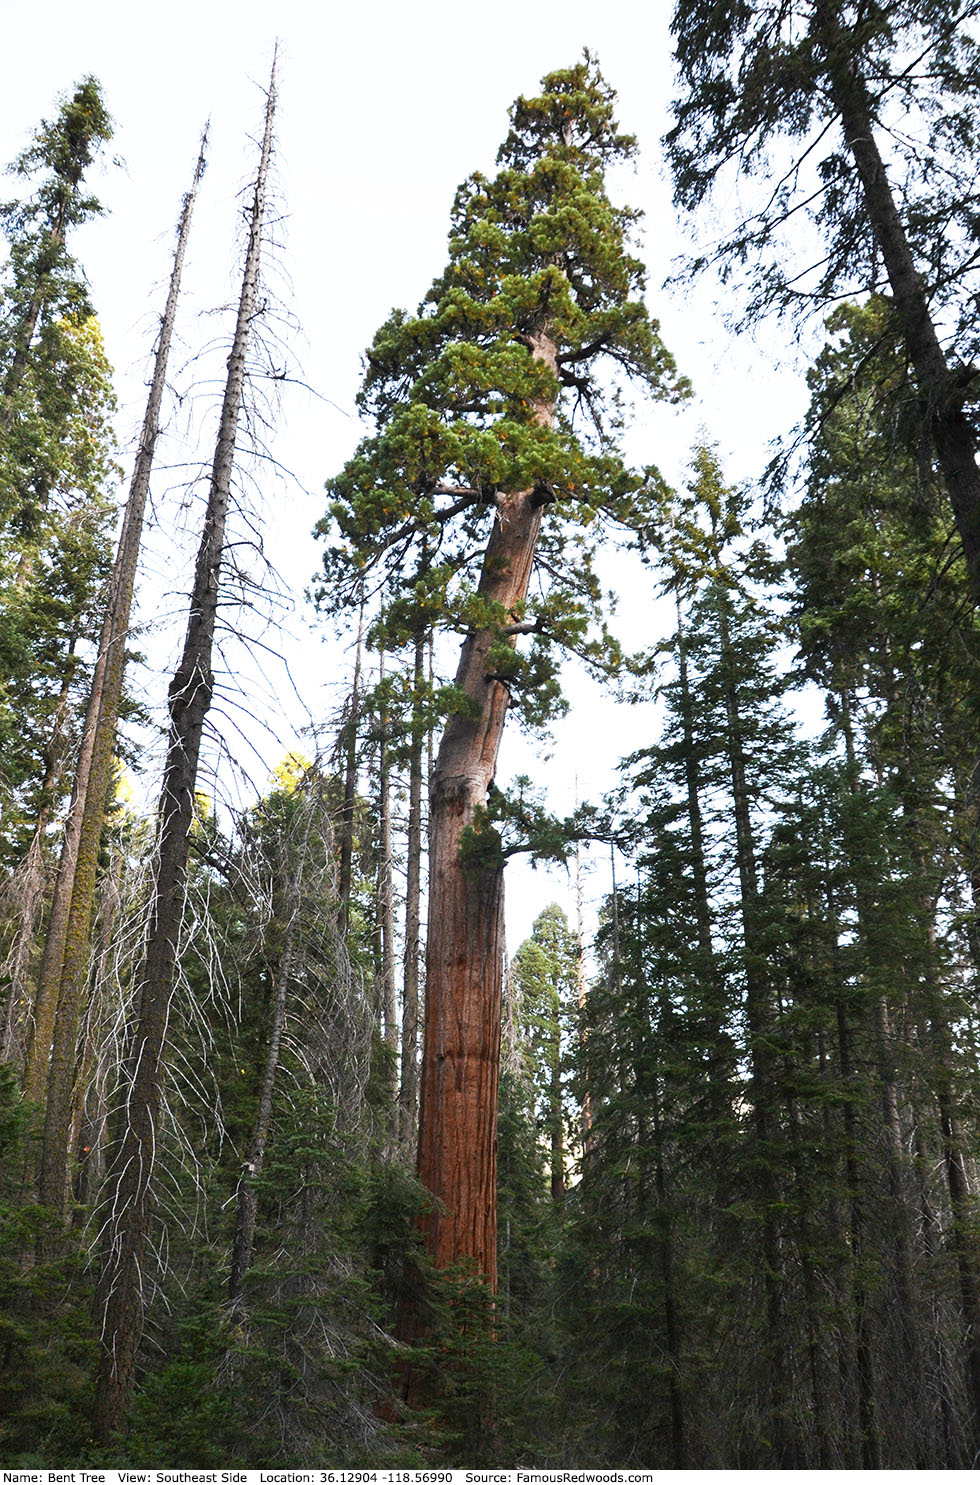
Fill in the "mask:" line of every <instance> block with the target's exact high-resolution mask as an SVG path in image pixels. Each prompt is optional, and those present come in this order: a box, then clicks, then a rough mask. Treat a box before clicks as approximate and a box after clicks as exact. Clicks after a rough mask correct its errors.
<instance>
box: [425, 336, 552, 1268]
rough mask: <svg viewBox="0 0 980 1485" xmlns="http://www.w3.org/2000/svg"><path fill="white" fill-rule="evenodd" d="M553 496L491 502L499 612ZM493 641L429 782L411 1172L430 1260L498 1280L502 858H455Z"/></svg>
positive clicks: (486, 704) (486, 575) (460, 679)
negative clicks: (422, 1012)
mask: <svg viewBox="0 0 980 1485" xmlns="http://www.w3.org/2000/svg"><path fill="white" fill-rule="evenodd" d="M532 354H533V355H534V357H535V359H536V360H538V361H541V362H543V363H544V364H545V365H546V366H547V367H548V368H549V369H550V370H551V371H552V372H554V370H555V366H556V360H555V358H556V348H555V345H554V342H553V341H552V340H551V339H550V338H549V337H548V336H547V335H545V334H544V333H540V334H539V335H538V336H536V337H535V338H534V342H533V347H532ZM554 413H555V404H554V402H553V401H547V402H544V401H542V402H540V403H539V404H538V406H537V407H536V408H535V416H536V419H537V421H538V423H539V424H541V425H542V426H545V427H548V426H550V425H551V423H552V422H553V420H554ZM549 498H550V496H549V495H547V494H546V493H545V492H543V491H538V490H524V491H521V492H519V493H516V494H512V495H501V496H499V497H498V503H497V516H496V520H495V522H494V526H493V530H492V532H491V536H490V541H489V543H488V546H487V551H486V556H485V558H484V563H483V572H482V574H481V577H480V584H479V593H480V596H481V597H482V598H484V599H486V600H488V601H489V602H492V603H496V604H499V605H500V606H501V609H502V611H503V612H504V613H505V614H514V613H515V612H516V610H517V609H518V607H519V605H520V604H522V603H523V601H524V599H525V597H526V594H527V590H528V584H529V581H530V577H531V569H532V565H533V562H534V553H535V548H536V545H537V539H538V532H539V529H540V525H541V514H542V509H543V507H544V505H545V504H546V503H547V502H548V500H549ZM497 637H498V636H497V634H495V633H494V632H493V631H491V630H477V631H474V632H471V633H470V634H469V635H468V636H467V638H466V640H465V642H464V644H463V649H462V654H461V656H460V661H459V668H458V670H457V673H456V685H457V687H458V688H459V690H460V691H461V692H462V693H463V694H464V695H465V696H466V697H467V698H468V700H469V702H470V705H471V710H469V711H467V712H463V711H459V712H457V713H456V715H455V716H454V717H453V718H452V720H451V721H450V722H449V724H448V726H447V728H446V730H445V733H444V734H443V738H442V742H441V744H440V747H439V755H438V758H437V760H436V765H435V770H434V774H433V779H432V790H431V804H430V845H429V862H430V866H429V924H428V935H427V942H426V1017H425V1044H424V1051H423V1060H422V1088H421V1108H420V1117H419V1159H418V1171H419V1177H420V1179H421V1181H422V1183H423V1185H424V1186H426V1187H427V1189H428V1190H429V1191H430V1192H431V1193H432V1194H433V1196H434V1197H435V1198H436V1202H435V1203H434V1204H433V1207H432V1209H431V1210H430V1211H429V1212H428V1213H427V1214H426V1215H425V1216H424V1217H423V1219H422V1224H421V1225H422V1230H423V1234H424V1237H425V1242H426V1245H427V1247H428V1249H429V1251H430V1253H431V1254H432V1256H433V1258H434V1259H435V1262H436V1264H437V1265H438V1266H439V1267H446V1266H447V1265H450V1264H453V1263H456V1262H459V1261H461V1260H469V1261H471V1262H472V1263H473V1264H474V1265H475V1268H476V1271H477V1272H478V1273H479V1274H482V1275H483V1276H484V1277H485V1278H486V1280H487V1281H488V1282H489V1283H490V1284H491V1286H493V1285H495V1284H496V1276H497V1252H496V1248H497V1231H496V1228H497V1191H496V1173H497V1135H496V1130H497V1077H498V1070H499V1061H500V1006H501V980H502V973H503V953H504V942H503V866H502V863H501V862H500V861H499V860H498V859H497V857H496V853H495V850H494V842H493V841H491V840H489V839H488V840H487V857H486V859H480V856H479V850H478V849H477V850H474V851H473V852H471V853H470V855H469V859H467V860H463V859H461V855H460V848H461V845H462V841H463V832H464V831H465V830H466V829H467V827H470V826H472V825H473V823H474V817H475V811H476V810H477V809H478V808H480V807H481V806H483V805H485V803H486V800H487V795H488V791H489V787H490V784H491V781H492V780H493V777H494V774H495V772H496V767H497V754H498V751H499V748H500V740H501V736H502V733H503V726H504V718H505V716H506V713H507V704H508V699H509V696H508V690H507V686H506V684H505V683H504V682H503V681H501V680H500V679H498V678H496V677H495V676H493V675H492V674H489V673H488V663H487V657H488V653H489V651H490V648H491V645H492V644H493V643H494V642H495V640H496V639H497ZM514 640H515V636H513V635H511V636H509V642H510V643H512V644H513V643H514ZM488 834H489V833H488Z"/></svg>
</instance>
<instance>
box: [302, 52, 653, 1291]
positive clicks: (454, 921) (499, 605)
mask: <svg viewBox="0 0 980 1485" xmlns="http://www.w3.org/2000/svg"><path fill="white" fill-rule="evenodd" d="M612 107H613V94H612V92H611V91H610V89H609V88H608V87H607V86H606V84H605V83H604V82H603V80H602V78H601V77H600V75H599V72H598V69H597V67H596V65H595V62H594V61H593V59H592V58H591V57H589V56H586V58H585V59H584V60H583V61H582V62H581V63H579V64H578V65H577V66H575V67H572V68H569V69H567V70H565V71H561V72H555V73H552V74H550V75H549V76H547V77H546V78H545V79H544V81H543V84H542V92H541V94H540V95H539V96H538V97H535V98H523V97H522V98H519V99H518V100H517V102H516V103H515V104H514V106H513V109H512V110H511V130H510V133H509V134H508V136H507V138H506V140H505V141H504V144H503V145H502V147H501V150H500V153H499V155H498V164H499V166H500V169H499V171H498V173H497V174H496V175H495V176H494V177H493V178H488V177H486V176H484V175H481V174H475V175H473V176H471V177H470V178H469V180H467V181H466V182H465V183H464V184H463V185H462V186H461V188H460V190H459V192H458V194H457V196H456V201H455V205H454V207H453V213H452V220H451V225H450V235H449V265H448V267H447V268H446V270H445V271H444V273H443V274H442V276H441V277H440V278H438V279H437V280H436V281H435V283H434V284H433V286H432V288H431V289H430V291H429V293H428V294H427V296H426V298H425V300H424V302H423V304H422V306H421V308H420V310H419V313H418V314H417V315H415V316H410V315H407V314H405V313H403V312H395V313H394V314H393V315H392V316H391V318H390V319H389V320H388V321H387V323H386V324H385V325H383V326H382V328H381V329H380V330H379V332H378V334H377V335H376V337H375V340H374V344H373V345H372V347H371V349H370V351H369V353H368V370H367V375H366V378H365V383H364V387H363V390H362V392H361V405H362V407H363V408H364V409H365V411H367V412H369V413H371V414H373V416H374V418H375V420H376V429H377V431H376V432H375V434H374V435H373V436H372V437H370V438H368V439H366V440H365V441H364V442H363V443H362V444H361V445H360V447H359V449H358V451H357V453H356V455H355V456H354V458H353V459H352V460H351V461H350V462H349V463H348V465H347V466H346V468H345V469H344V471H343V473H342V474H341V475H340V476H339V477H338V478H337V479H336V480H335V481H333V483H332V486H331V493H332V494H333V497H334V501H333V505H332V515H333V518H334V522H335V535H334V538H333V540H332V544H331V548H330V551H329V553H328V556H327V573H328V577H332V578H335V579H336V578H340V579H341V580H344V579H346V580H347V583H348V585H349V588H350V590H351V591H352V592H353V591H355V589H356V586H357V585H358V584H359V583H361V582H363V581H364V580H365V578H366V579H367V580H368V582H370V581H371V580H372V579H375V580H376V581H377V582H378V583H379V584H380V583H381V582H382V581H386V582H387V584H388V588H387V595H386V601H387V603H388V605H389V610H390V615H391V616H392V617H390V619H389V624H388V629H387V634H388V639H389V641H390V640H391V637H392V634H393V632H394V625H395V623H396V621H397V618H398V615H399V613H401V614H403V615H404V624H405V642H406V643H407V642H408V639H409V638H410V636H411V635H412V634H413V632H414V631H415V630H417V627H418V620H419V614H420V612H422V613H424V614H425V615H426V616H427V617H429V618H431V620H432V621H433V622H436V623H439V624H441V625H442V626H443V627H445V628H448V629H452V630H455V631H456V632H457V633H458V634H460V635H461V636H462V650H461V653H460V659H459V665H458V669H457V671H456V677H455V683H454V685H453V686H452V687H451V688H448V690H447V693H446V699H447V711H448V721H447V724H446V727H445V731H444V733H443V737H442V741H441V744H440V747H439V752H438V757H437V761H436V765H435V771H434V777H433V781H432V792H431V827H430V877H429V902H430V909H429V931H428V939H427V955H426V995H427V1013H426V1028H425V1045H424V1052H423V1068H422V1090H421V1111H420V1136H419V1173H420V1175H421V1177H422V1180H423V1181H424V1183H425V1184H426V1186H427V1187H428V1188H429V1190H430V1191H431V1192H432V1193H433V1195H434V1196H435V1197H436V1198H437V1204H436V1205H434V1206H433V1209H432V1211H431V1212H430V1214H429V1215H428V1217H427V1219H426V1221H427V1231H426V1237H427V1242H428V1244H429V1247H430V1249H431V1251H432V1253H433V1255H434V1257H435V1259H436V1261H437V1263H439V1264H440V1265H448V1264H452V1263H454V1262H456V1261H459V1260H471V1261H473V1262H474V1263H475V1266H476V1268H477V1270H478V1272H481V1273H483V1274H484V1275H486V1276H487V1277H488V1278H489V1279H490V1280H491V1281H492V1280H493V1277H494V1274H495V1268H496V1257H495V1190H494V1186H495V1125H496V1101H497V1064H498V1055H499V1042H500V995H501V956H502V948H503V943H502V934H501V923H502V882H503V873H502V867H503V860H502V855H501V852H500V849H499V844H498V842H497V839H496V836H495V834H494V832H493V830H492V827H490V826H489V824H488V822H487V814H486V806H487V801H488V797H489V793H490V788H491V784H492V782H493V778H494V774H495V771H496V765H497V755H498V750H499V746H500V740H501V734H502V729H503V725H504V719H505V716H506V714H507V712H508V710H509V709H510V708H511V707H517V708H519V709H521V710H522V711H523V713H524V715H525V716H526V717H527V718H528V719H529V720H531V721H532V722H533V721H541V720H543V719H544V718H546V717H547V715H548V714H549V711H550V710H551V709H552V708H553V707H554V706H555V705H556V704H557V703H558V700H559V693H558V686H557V680H556V674H555V669H556V663H557V662H556V659H555V653H556V646H562V645H564V646H568V647H571V648H573V649H577V650H579V651H580V652H586V653H588V654H592V655H593V656H596V657H597V656H598V654H599V646H600V643H601V642H600V641H597V640H596V639H595V638H594V637H590V624H591V622H592V620H593V618H594V606H595V600H596V599H597V597H598V585H597V583H596V580H595V576H594V574H593V571H592V567H591V562H590V548H589V542H588V541H587V540H586V532H587V528H589V526H590V524H591V523H592V522H593V521H595V519H596V518H597V517H604V518H606V519H612V520H621V521H622V520H626V519H628V517H629V514H630V510H631V506H632V503H633V502H634V500H635V499H636V498H637V492H638V491H641V487H642V482H641V480H640V479H639V478H638V477H637V476H635V475H632V474H631V473H629V472H628V471H627V470H626V469H625V468H624V466H623V464H622V462H621V460H620V458H619V456H618V451H617V447H616V441H615V436H616V431H617V427H618V424H619V395H618V393H617V391H616V390H615V389H616V386H617V384H621V383H623V382H630V381H633V382H637V383H639V384H640V385H641V386H643V387H645V388H646V389H648V390H649V391H651V392H652V393H654V394H655V395H657V396H660V397H664V396H670V395H676V394H677V393H678V392H679V390H681V389H680V387H679V384H678V382H677V380H676V377H675V372H674V366H673V362H672V360H671V358H670V356H669V355H668V354H667V352H666V351H665V350H664V348H663V346H662V345H661V343H660V340H659V338H658V335H657V328H656V325H655V324H654V323H653V321H652V320H651V319H650V317H649V314H648V312H647V310H646V308H645V306H644V304H643V302H642V299H641V297H640V295H641V293H642V289H643V270H642V267H641V265H640V263H639V262H638V261H637V260H636V259H635V258H633V257H631V256H630V254H629V251H628V248H627V242H628V238H629V236H630V233H631V231H632V229H633V227H634V225H635V222H636V213H635V212H632V211H630V210H628V209H623V208H619V207H616V206H614V205H613V204H612V202H611V201H610V200H609V197H608V195H607V194H606V188H605V184H604V177H605V171H606V169H607V167H608V166H610V165H612V164H614V163H615V162H617V161H620V160H624V159H628V158H629V157H630V156H631V155H632V154H633V152H634V148H635V145H634V141H633V140H632V139H631V138H629V137H628V136H625V135H623V134H621V133H620V132H619V130H618V128H617V126H616V123H615V120H614V118H613V111H612ZM600 524H601V522H600ZM532 575H533V577H534V582H532ZM522 635H531V636H533V641H532V645H531V648H530V650H529V651H528V652H526V653H521V652H519V651H518V649H517V641H518V638H519V637H520V636H522Z"/></svg>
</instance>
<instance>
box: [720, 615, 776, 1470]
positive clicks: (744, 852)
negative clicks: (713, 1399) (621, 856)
mask: <svg viewBox="0 0 980 1485" xmlns="http://www.w3.org/2000/svg"><path fill="white" fill-rule="evenodd" d="M725 602H726V600H725V597H724V595H720V600H719V608H718V616H719V644H720V654H719V658H720V660H721V668H722V674H723V689H724V704H725V716H726V722H727V727H728V766H729V772H730V777H731V789H732V804H733V811H734V817H735V858H736V867H737V870H738V880H739V896H740V906H741V917H742V937H743V941H744V962H745V1019H746V1024H747V1027H748V1044H749V1047H748V1050H749V1063H750V1067H751V1072H752V1093H751V1097H752V1109H753V1117H754V1122H755V1132H756V1146H757V1149H756V1158H755V1168H756V1185H757V1188H758V1192H759V1200H760V1203H761V1217H762V1223H761V1239H762V1263H763V1282H764V1287H765V1295H766V1329H767V1335H766V1350H767V1361H768V1367H767V1372H768V1376H767V1379H766V1382H767V1387H768V1390H769V1412H770V1421H771V1429H772V1441H771V1446H770V1447H771V1450H772V1454H773V1456H774V1459H775V1463H776V1464H777V1465H782V1466H786V1467H791V1466H792V1463H793V1459H792V1448H793V1446H792V1443H791V1441H790V1438H789V1432H788V1423H787V1411H788V1390H787V1388H788V1383H789V1376H788V1373H787V1369H786V1361H787V1358H786V1340H785V1336H784V1334H783V1324H784V1322H783V1277H782V1274H781V1272H780V1265H779V1232H778V1227H777V1220H776V1206H777V1201H778V1191H777V1182H776V1179H775V1175H774V1160H775V1158H776V1151H775V1137H776V1120H775V1105H776V1068H775V1058H774V1053H773V1050H772V1043H771V1037H772V1006H771V994H770V987H769V984H768V981H767V973H766V966H765V960H764V955H763V947H762V943H761V938H760V923H759V886H758V869H757V864H756V847H755V834H754V830H753V827H752V816H751V806H750V796H749V788H748V775H747V763H748V759H747V756H746V751H745V741H744V736H743V726H742V715H741V712H740V709H739V699H738V694H737V690H736V686H735V680H734V675H733V669H732V648H731V637H730V628H729V617H728V613H727V610H726V607H725Z"/></svg>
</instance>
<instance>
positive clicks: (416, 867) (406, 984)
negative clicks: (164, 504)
mask: <svg viewBox="0 0 980 1485" xmlns="http://www.w3.org/2000/svg"><path fill="white" fill-rule="evenodd" d="M424 678H425V637H424V636H423V635H421V634H420V635H418V637H417V638H416V640H415V669H414V687H415V691H414V695H415V704H414V707H413V711H412V742H411V748H410V750H409V759H408V843H407V848H406V854H407V862H406V867H407V879H406V883H405V962H404V980H403V983H402V1056H401V1087H400V1089H399V1094H398V1109H399V1137H400V1139H401V1143H402V1145H403V1146H405V1147H408V1146H409V1144H410V1143H411V1142H412V1141H413V1139H414V1136H415V1134H416V1121H417V1117H418V1088H419V1063H418V1040H419V959H420V954H419V927H420V923H421V901H422V750H423V742H424V738H423V732H422V727H421V720H420V710H421V708H420V703H419V698H420V697H421V694H422V683H423V680H424Z"/></svg>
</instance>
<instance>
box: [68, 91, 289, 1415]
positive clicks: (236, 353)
mask: <svg viewBox="0 0 980 1485" xmlns="http://www.w3.org/2000/svg"><path fill="white" fill-rule="evenodd" d="M275 71H276V69H275V62H273V66H272V75H271V77H270V80H269V90H268V95H267V99H266V111H265V129H264V133H263V138H262V149H261V158H260V163H259V169H258V174H257V177H256V183H255V193H254V196H253V200H252V209H251V217H250V230H249V240H248V247H247V250H246V256H245V270H244V275H243V280H242V290H241V296H240V299H239V305H238V318H237V323H236V327H235V335H234V339H233V341H232V347H231V354H230V355H229V357H228V376H227V380H226V382H225V392H224V399H223V402H222V408H221V417H220V422H219V426H218V438H217V446H216V449H215V455H214V464H213V466H212V472H211V483H210V490H209V495H208V505H207V511H206V514H205V520H204V531H203V534H202V537H201V544H200V548H199V551H198V556H197V565H196V568H195V574H194V587H193V592H192V595H191V607H190V614H189V617H188V624H187V635H186V639H185V643H184V652H183V656H182V658H181V661H180V665H179V666H178V669H177V672H176V674H175V675H174V678H173V681H172V682H171V685H170V698H169V706H170V735H169V744H168V750H167V761H166V765H165V769H164V777H163V789H162V792H161V796H160V807H159V826H158V832H159V833H158V864H157V875H156V883H155V890H154V895H153V902H152V907H151V913H150V922H149V928H148V931H147V941H146V951H145V957H144V961H143V966H142V972H141V973H140V974H139V976H138V978H137V997H136V1005H137V1012H136V1022H135V1026H134V1028H133V1033H132V1044H131V1050H130V1052H129V1056H128V1060H127V1067H126V1070H125V1078H126V1090H125V1101H124V1104H123V1107H122V1109H121V1110H120V1131H119V1135H118V1138H117V1141H116V1148H115V1150H114V1154H113V1160H112V1162H111V1166H110V1172H109V1179H108V1187H109V1202H110V1208H111V1209H110V1215H109V1219H108V1221H107V1224H106V1228H105V1231H104V1237H103V1255H102V1269H101V1274H100V1279H99V1304H100V1308H101V1310H102V1314H103V1321H102V1333H101V1357H100V1367H99V1376H98V1381H97V1385H96V1401H95V1424H96V1433H97V1436H98V1437H99V1438H100V1439H101V1440H103V1441H107V1440H108V1439H109V1438H110V1436H111V1435H112V1433H113V1432H114V1431H115V1430H117V1429H118V1428H119V1427H120V1426H121V1425H122V1423H123V1420H124V1416H125V1413H126V1409H127V1407H128V1404H129V1400H130V1396H131V1393H132V1388H133V1381H134V1372H135V1366H136V1353H137V1348H138V1345H139V1339H140V1333H141V1330H142V1321H143V1281H144V1273H143V1268H144V1259H145V1254H146V1247H147V1241H148V1237H149V1229H150V1223H151V1219H152V1215H153V1209H154V1201H153V1191H152V1176H153V1162H154V1152H155V1149H156V1141H157V1124H158V1118H159V1111H160V1103H161V1097H162V1081H163V1054H164V1044H165V1039H166V1034H167V1022H168V1020H169V1015H170V1002H171V997H172V994H173V986H174V979H175V974H176V962H177V939H178V934H179V930H180V923H181V917H182V911H183V903H184V890H185V884H186V876H187V846H188V834H189V831H190V826H191V820H192V818H193V809H194V786H195V783H196V780H197V766H198V758H199V755H200V748H201V739H202V735H203V731H204V720H205V717H206V716H207V713H208V709H209V707H210V705H211V697H212V691H213V685H214V682H213V676H212V673H211V654H212V648H213V642H214V630H215V622H216V618H217V610H218V598H219V593H220V573H221V561H222V556H223V552H224V544H225V524H226V519H227V512H228V502H229V498H230V494H231V479H232V473H233V469H234V462H235V443H236V439H237V435H238V420H239V415H240V412H241V405H242V396H243V392H244V388H245V357H246V350H247V346H248V339H249V332H250V329H251V326H252V322H253V320H254V319H255V316H256V314H257V313H258V312H259V262H260V256H261V245H262V230H263V223H264V217H265V198H266V183H267V178H268V172H269V160H270V157H271V153H272V124H273V117H274V112H275V99H276V89H275Z"/></svg>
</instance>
